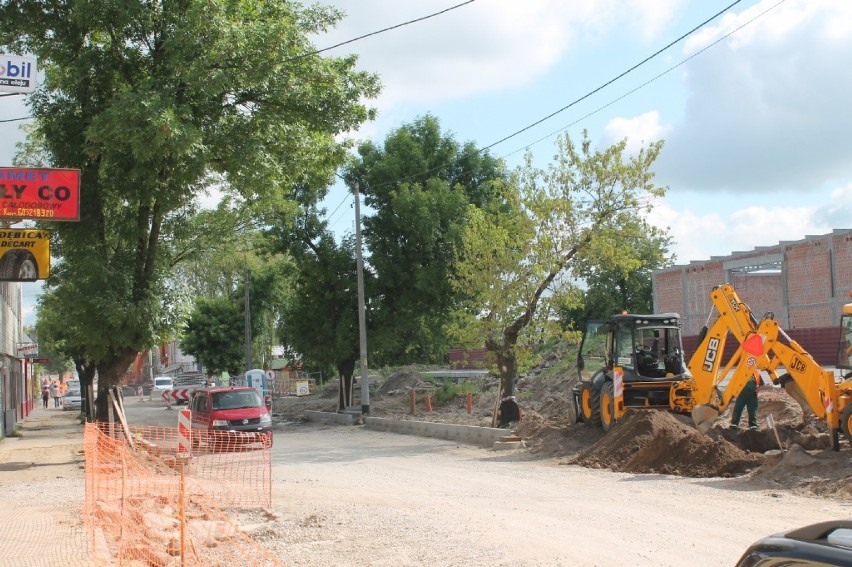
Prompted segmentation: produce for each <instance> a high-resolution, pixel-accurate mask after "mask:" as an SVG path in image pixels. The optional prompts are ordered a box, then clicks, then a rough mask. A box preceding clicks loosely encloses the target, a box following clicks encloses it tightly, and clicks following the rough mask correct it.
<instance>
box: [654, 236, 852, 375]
mask: <svg viewBox="0 0 852 567" xmlns="http://www.w3.org/2000/svg"><path fill="white" fill-rule="evenodd" d="M724 283H730V284H731V285H733V286H734V289H736V291H737V294H738V295H739V296H740V299H742V301H743V302H745V303H746V304H747V305H748V306H749V307H750V308H751V310H752V312H753V313H754V314H755V316H756V317H757V318H758V319H760V318H761V317H762V316H763V314H764V313H767V312H770V311H771V312H773V313H774V314H775V319H776V320H777V321H778V323H779V324H780V325H781V328H782V329H784V330H786V331H787V332H788V333H789V334H790V336H791V337H792V338H793V339H795V340H797V341H798V342H799V343H801V344H802V346H803V347H804V348H805V349H806V350H808V351H809V352H810V353H811V354H812V355H813V356H814V358H815V359H816V360H817V362H819V363H820V364H823V365H828V364H834V361H835V356H836V347H837V345H836V342H837V330H836V329H837V325H838V321H839V320H840V309H841V306H842V305H843V304H845V303H849V302H850V298H849V290H850V289H852V229H836V230H834V231H833V232H831V233H830V234H825V235H821V236H807V237H805V238H804V239H802V240H797V241H793V242H780V243H778V244H776V245H774V246H762V247H758V248H755V249H754V250H752V251H750V252H733V253H732V254H731V255H729V256H724V257H718V256H714V257H712V258H710V260H704V261H697V262H690V263H689V264H687V265H678V266H673V267H671V268H668V269H665V270H658V271H656V272H654V276H653V293H654V312H655V313H666V312H674V313H679V314H680V315H681V320H682V323H683V335H684V349H685V350H686V351H687V354H690V353H691V351H692V349H693V348H694V345H695V336H696V335H697V334H698V332H699V331H700V330H701V327H702V326H703V325H704V324H705V322H706V321H707V318H708V316H709V315H710V311H711V308H712V306H713V303H712V302H711V301H710V291H711V290H712V289H713V287H715V286H717V285H721V284H724Z"/></svg>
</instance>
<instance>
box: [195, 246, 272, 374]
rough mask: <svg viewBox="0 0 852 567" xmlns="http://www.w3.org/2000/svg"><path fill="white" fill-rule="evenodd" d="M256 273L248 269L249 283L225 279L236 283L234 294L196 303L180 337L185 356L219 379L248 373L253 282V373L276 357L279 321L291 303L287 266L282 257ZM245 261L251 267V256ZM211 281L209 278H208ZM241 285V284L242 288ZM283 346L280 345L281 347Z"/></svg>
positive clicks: (257, 268)
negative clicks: (222, 374) (247, 324)
mask: <svg viewBox="0 0 852 567" xmlns="http://www.w3.org/2000/svg"><path fill="white" fill-rule="evenodd" d="M252 258H253V259H254V260H255V262H253V265H254V267H253V268H251V269H249V268H247V267H245V266H244V267H242V268H241V269H240V270H239V272H241V276H242V277H243V280H242V281H239V280H238V279H237V277H236V274H224V276H225V277H223V279H224V280H227V281H233V282H235V284H234V286H233V288H232V289H231V290H227V289H226V290H225V291H224V292H223V293H221V294H220V293H217V294H215V295H212V296H208V297H198V298H196V301H195V304H194V307H193V309H192V311H191V313H190V315H189V317H188V318H187V321H186V323H185V325H184V326H183V329H182V330H181V333H180V345H181V350H183V352H185V353H187V354H190V355H192V356H194V357H195V358H196V360H198V362H199V363H201V365H202V366H204V368H205V369H206V370H207V371H208V372H210V373H213V374H218V373H220V372H223V371H226V372H228V373H229V374H231V375H237V374H242V372H243V371H245V370H249V369H247V368H245V365H246V359H245V295H246V294H245V278H246V276H248V281H249V294H248V296H249V316H250V317H249V318H250V327H249V329H250V333H251V339H252V363H251V368H260V367H263V364H264V361H265V360H268V359H269V358H270V357H271V347H272V343H273V342H274V341H276V340H277V334H278V333H277V331H278V328H277V327H278V325H277V324H278V321H279V319H280V316H281V314H280V310H281V305H282V304H283V300H284V298H285V297H286V291H287V290H286V286H285V281H284V279H283V278H282V277H281V272H282V270H283V269H285V268H286V263H285V262H283V261H282V259H281V258H279V257H272V258H268V259H267V261H266V263H263V264H261V263H260V262H258V261H256V260H257V257H255V256H252ZM243 260H244V261H245V262H247V261H248V255H246V256H245V257H244V258H243ZM208 275H209V274H208ZM236 282H239V283H236ZM276 344H277V342H276Z"/></svg>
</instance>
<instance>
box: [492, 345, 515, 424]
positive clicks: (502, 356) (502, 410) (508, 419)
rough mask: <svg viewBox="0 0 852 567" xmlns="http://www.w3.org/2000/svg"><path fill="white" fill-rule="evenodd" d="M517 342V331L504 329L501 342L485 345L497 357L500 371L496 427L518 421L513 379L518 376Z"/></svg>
mask: <svg viewBox="0 0 852 567" xmlns="http://www.w3.org/2000/svg"><path fill="white" fill-rule="evenodd" d="M517 344H518V335H517V333H513V332H509V331H504V333H503V344H497V343H496V342H493V341H489V342H487V343H486V346H487V347H488V349H489V350H490V351H492V352H493V353H494V355H495V356H496V357H497V368H498V370H499V372H500V386H501V391H502V394H501V398H500V405H499V409H498V411H497V418H498V419H497V427H503V426H506V425H508V424H510V423H513V422H517V421H520V419H521V408H520V406H518V402H517V401H516V400H515V379H516V378H517V376H518V357H517V356H516V354H515V347H516V346H517Z"/></svg>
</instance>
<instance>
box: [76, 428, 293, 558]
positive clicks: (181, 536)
mask: <svg viewBox="0 0 852 567" xmlns="http://www.w3.org/2000/svg"><path fill="white" fill-rule="evenodd" d="M177 436H178V432H177V430H176V429H170V428H162V427H135V428H131V429H130V436H129V437H128V436H127V435H125V434H124V432H123V430H122V429H121V428H114V427H111V426H108V425H106V426H105V425H103V424H87V425H86V429H85V435H84V449H85V460H86V504H85V508H84V522H85V523H86V527H87V530H88V535H89V538H88V539H89V556H90V559H91V560H92V561H93V564H95V565H122V564H125V565H136V563H134V561H138V562H140V563H141V564H145V565H164V566H165V565H181V566H193V565H199V566H201V565H203V566H205V567H206V566H215V565H222V566H225V565H228V566H230V565H235V566H239V565H264V566H266V565H283V563H282V562H280V561H279V560H277V559H276V558H275V557H273V556H272V555H271V554H270V553H269V552H268V551H266V550H265V549H264V548H263V547H262V546H260V545H259V544H257V543H256V542H255V541H253V540H252V539H251V538H250V537H248V536H247V535H246V534H245V533H243V532H242V531H241V530H240V529H239V527H238V526H237V525H236V524H235V523H234V522H233V521H232V520H231V519H230V518H231V517H232V516H233V514H234V513H235V512H236V511H245V510H246V509H256V510H257V511H258V512H259V513H262V509H263V507H266V506H269V504H270V503H271V502H270V500H271V496H270V495H271V482H272V464H271V459H270V451H269V444H270V443H271V440H270V439H268V438H265V437H264V438H261V439H259V440H258V441H252V440H249V439H246V438H242V437H235V436H230V435H223V436H222V437H221V438H216V439H215V443H213V442H212V441H214V440H212V439H210V440H208V441H211V443H210V444H209V446H203V447H199V446H196V447H194V452H192V453H191V454H190V453H188V452H183V453H179V452H178V438H177ZM229 512H230V513H229Z"/></svg>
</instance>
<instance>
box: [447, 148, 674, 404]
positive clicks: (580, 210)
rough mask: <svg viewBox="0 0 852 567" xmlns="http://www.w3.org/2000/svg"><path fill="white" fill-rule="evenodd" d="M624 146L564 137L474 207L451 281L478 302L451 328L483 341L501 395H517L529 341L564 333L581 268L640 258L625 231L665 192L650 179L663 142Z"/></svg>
mask: <svg viewBox="0 0 852 567" xmlns="http://www.w3.org/2000/svg"><path fill="white" fill-rule="evenodd" d="M626 146H627V143H626V140H622V141H621V142H618V143H616V144H614V145H612V146H610V147H609V148H606V149H603V150H593V149H592V145H591V141H590V140H589V138H588V134H587V133H586V132H584V133H583V137H582V140H581V141H580V147H579V148H578V147H577V146H576V145H575V144H574V142H573V141H572V140H571V139H570V138H569V137H567V136H566V137H564V138H560V139H559V141H558V142H557V149H558V151H557V154H556V156H555V157H554V160H553V162H552V163H551V164H550V165H549V166H548V167H547V168H546V169H541V168H537V167H534V166H533V164H532V157H531V156H530V155H528V156H527V160H526V163H525V164H524V165H523V166H521V167H519V168H518V169H517V170H516V171H515V172H514V173H513V176H512V179H511V180H510V182H508V183H506V184H504V185H502V186H501V187H500V191H501V193H500V199H495V200H493V201H492V202H491V203H490V204H488V205H487V206H485V207H483V208H478V207H475V206H473V205H471V206H469V207H468V216H469V219H470V220H469V222H468V224H467V225H466V227H465V232H464V244H463V249H462V251H461V255H460V258H461V259H460V261H459V262H458V263H457V265H456V271H455V273H456V277H455V279H454V284H455V285H456V286H457V288H459V289H463V290H465V291H466V293H468V294H469V295H470V296H471V298H472V299H473V305H475V308H472V309H466V310H464V311H461V312H458V313H457V316H458V321H459V322H458V323H457V324H456V325H455V326H454V328H453V331H454V334H455V336H457V337H459V338H460V339H461V340H462V341H463V342H464V343H465V344H467V345H472V346H479V345H482V344H483V343H484V344H485V346H486V348H487V349H488V351H489V352H490V353H491V354H492V355H493V357H494V359H495V362H496V365H497V369H498V371H499V373H500V376H501V385H502V388H503V394H504V396H512V395H513V393H514V381H515V378H516V376H517V374H518V368H519V364H520V365H523V364H524V362H525V355H526V353H527V352H528V351H529V345H531V344H535V343H537V342H538V340H539V339H541V338H544V337H549V336H551V335H552V334H554V333H557V332H559V329H558V313H559V310H560V308H561V307H562V305H563V303H564V302H565V300H566V298H571V297H572V291H573V290H575V289H576V286H575V284H574V280H576V279H577V278H579V277H581V276H582V275H583V274H582V272H583V268H584V267H588V266H592V265H604V266H611V267H613V268H616V267H621V266H635V265H636V263H637V261H639V259H638V258H637V253H636V250H635V249H634V248H633V247H632V246H630V245H629V242H630V240H629V239H626V238H625V237H624V235H625V234H633V233H634V231H636V230H640V229H641V227H642V226H645V223H644V215H645V214H646V212H647V211H648V210H649V209H650V207H651V205H652V202H653V199H654V198H655V197H658V196H662V195H663V194H664V193H665V188H662V187H657V186H655V185H654V184H653V183H652V181H651V180H652V178H653V173H652V172H651V164H652V163H653V162H654V160H655V159H656V158H657V156H658V154H659V152H660V150H661V148H662V142H658V143H655V144H651V145H650V146H648V147H643V148H642V149H641V150H640V151H639V152H638V153H637V154H636V155H634V156H629V155H626Z"/></svg>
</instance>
